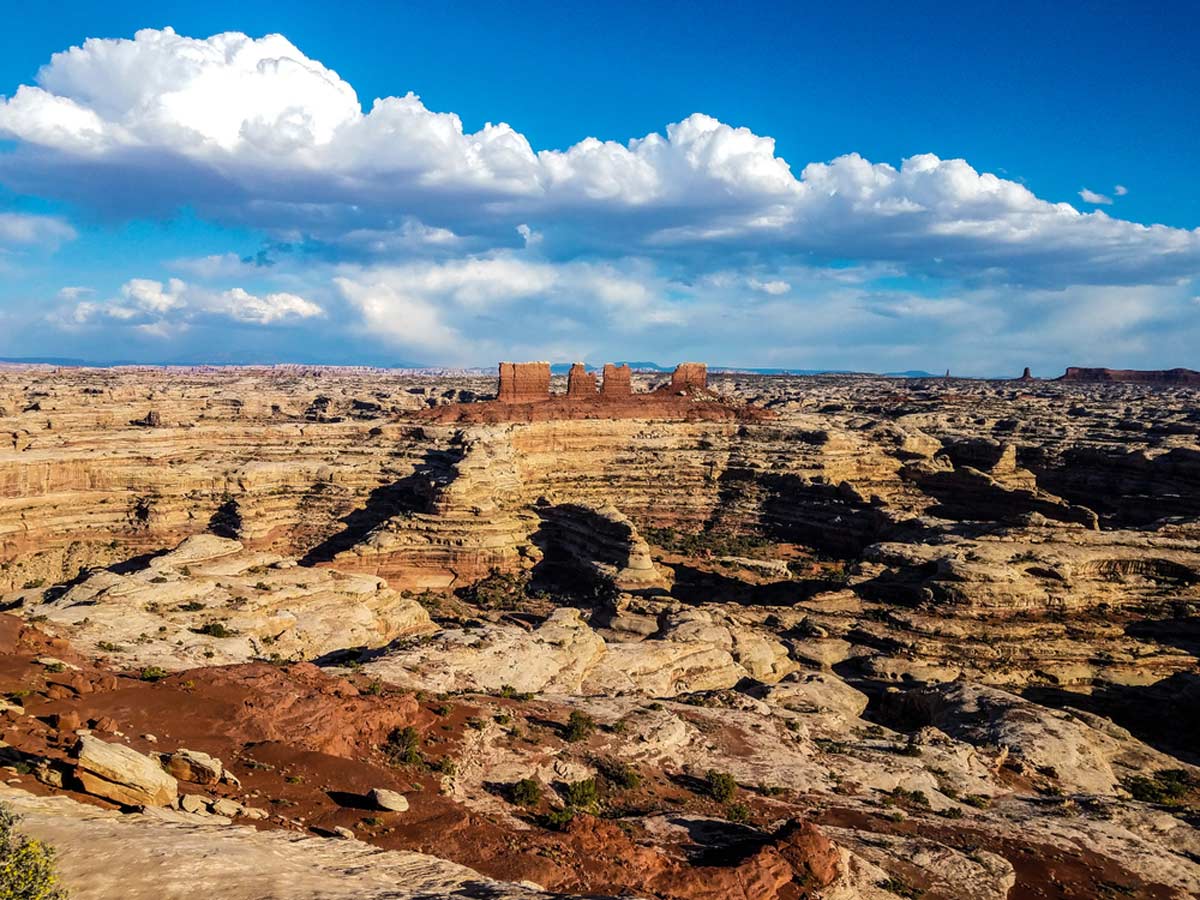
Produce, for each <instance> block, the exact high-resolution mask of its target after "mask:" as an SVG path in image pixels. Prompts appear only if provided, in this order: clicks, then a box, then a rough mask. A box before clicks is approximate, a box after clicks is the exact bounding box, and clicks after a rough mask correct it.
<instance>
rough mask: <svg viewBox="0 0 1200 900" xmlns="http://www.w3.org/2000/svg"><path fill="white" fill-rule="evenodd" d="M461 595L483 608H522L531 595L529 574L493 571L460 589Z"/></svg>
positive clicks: (467, 600)
mask: <svg viewBox="0 0 1200 900" xmlns="http://www.w3.org/2000/svg"><path fill="white" fill-rule="evenodd" d="M459 596H460V597H461V598H462V599H463V600H465V601H466V602H467V603H470V604H472V605H474V606H478V607H480V608H482V609H520V608H521V607H522V606H523V605H524V604H525V601H526V600H527V599H528V597H529V575H528V574H526V573H524V572H521V573H508V572H498V571H496V570H495V569H493V570H492V571H491V574H489V575H488V576H487V577H486V578H483V579H481V580H479V581H477V582H475V583H474V584H472V585H469V586H468V587H465V588H463V589H461V590H460V591H459Z"/></svg>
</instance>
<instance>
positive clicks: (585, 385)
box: [567, 362, 596, 397]
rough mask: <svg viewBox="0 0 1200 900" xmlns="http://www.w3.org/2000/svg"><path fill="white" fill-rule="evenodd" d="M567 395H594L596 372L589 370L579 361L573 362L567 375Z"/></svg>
mask: <svg viewBox="0 0 1200 900" xmlns="http://www.w3.org/2000/svg"><path fill="white" fill-rule="evenodd" d="M567 396H568V397H595V396H596V373H595V372H589V371H588V370H587V369H586V368H584V365H583V363H581V362H577V363H574V364H573V365H572V366H571V372H570V374H568V375H567Z"/></svg>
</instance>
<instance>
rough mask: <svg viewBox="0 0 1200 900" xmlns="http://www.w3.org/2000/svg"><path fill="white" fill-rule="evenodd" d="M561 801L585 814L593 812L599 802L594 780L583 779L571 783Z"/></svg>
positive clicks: (598, 792) (598, 793)
mask: <svg viewBox="0 0 1200 900" xmlns="http://www.w3.org/2000/svg"><path fill="white" fill-rule="evenodd" d="M563 799H564V800H565V801H566V803H567V806H570V807H573V808H574V809H580V810H583V811H585V812H591V811H593V810H595V808H596V806H597V804H598V803H599V802H600V791H599V789H597V787H596V779H595V778H585V779H583V780H582V781H573V782H571V783H570V784H568V785H567V787H566V790H565V791H564V792H563Z"/></svg>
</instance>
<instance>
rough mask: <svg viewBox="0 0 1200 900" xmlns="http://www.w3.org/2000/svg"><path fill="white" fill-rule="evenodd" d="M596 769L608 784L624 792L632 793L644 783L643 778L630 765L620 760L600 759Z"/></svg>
mask: <svg viewBox="0 0 1200 900" xmlns="http://www.w3.org/2000/svg"><path fill="white" fill-rule="evenodd" d="M596 769H597V771H599V773H600V777H601V778H602V779H603V780H604V781H605V783H606V784H610V785H612V786H613V787H614V788H618V789H620V790H623V791H632V790H634V789H635V788H637V786H638V785H640V784H641V783H642V776H641V775H639V774H638V772H637V770H636V769H635V768H633V766H631V765H629V764H628V763H625V762H621V761H620V760H618V759H600V760H597V761H596Z"/></svg>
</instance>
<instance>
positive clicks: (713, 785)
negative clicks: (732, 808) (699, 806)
mask: <svg viewBox="0 0 1200 900" xmlns="http://www.w3.org/2000/svg"><path fill="white" fill-rule="evenodd" d="M704 783H705V785H706V787H707V788H708V795H709V796H710V797H712V798H713V799H714V800H716V801H717V802H718V803H728V802H729V801H730V800H732V799H733V796H734V794H736V793H737V788H738V785H737V780H736V779H734V777H733V776H732V775H730V774H728V773H727V772H718V771H716V770H715V769H709V770H708V772H706V773H705V775H704Z"/></svg>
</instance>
